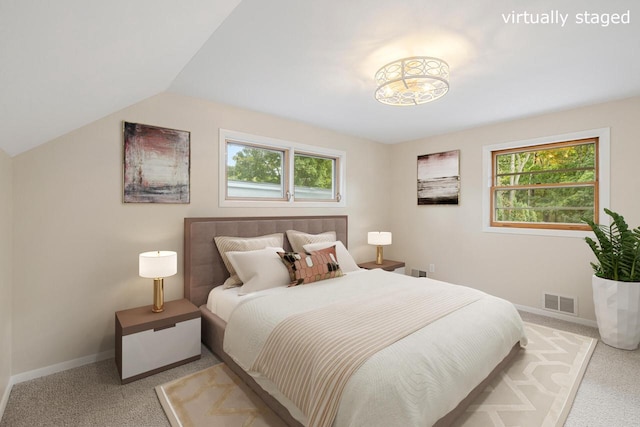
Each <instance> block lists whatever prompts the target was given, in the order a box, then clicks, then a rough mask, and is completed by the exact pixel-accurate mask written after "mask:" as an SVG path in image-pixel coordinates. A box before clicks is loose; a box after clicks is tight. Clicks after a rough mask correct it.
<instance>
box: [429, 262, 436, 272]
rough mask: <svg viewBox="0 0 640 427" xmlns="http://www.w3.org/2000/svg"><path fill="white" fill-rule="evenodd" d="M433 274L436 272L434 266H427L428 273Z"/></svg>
mask: <svg viewBox="0 0 640 427" xmlns="http://www.w3.org/2000/svg"><path fill="white" fill-rule="evenodd" d="M435 272H436V265H435V264H429V273H435Z"/></svg>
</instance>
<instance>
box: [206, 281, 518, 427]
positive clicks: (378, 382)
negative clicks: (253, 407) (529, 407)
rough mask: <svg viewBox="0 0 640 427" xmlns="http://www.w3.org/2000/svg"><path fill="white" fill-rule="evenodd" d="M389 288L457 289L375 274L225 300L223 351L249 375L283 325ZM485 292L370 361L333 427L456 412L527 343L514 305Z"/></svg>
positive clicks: (423, 421)
mask: <svg viewBox="0 0 640 427" xmlns="http://www.w3.org/2000/svg"><path fill="white" fill-rule="evenodd" d="M389 286H392V287H394V289H398V290H399V289H403V288H405V287H410V286H436V287H437V286H440V287H450V286H455V285H450V284H446V283H443V282H438V281H435V280H431V279H415V278H411V277H408V276H403V275H399V274H395V273H388V272H385V271H383V270H370V271H359V272H354V273H350V274H348V275H346V276H344V277H341V278H336V279H332V280H326V281H322V282H318V283H316V284H311V285H304V286H297V287H294V288H274V289H269V290H268V291H263V292H256V293H254V294H251V295H246V296H244V297H238V298H241V299H240V300H238V299H237V298H236V299H235V300H234V299H233V297H230V298H229V299H228V300H227V301H226V302H222V303H221V302H220V301H223V300H218V302H217V305H218V307H217V308H218V310H219V312H220V309H222V310H221V311H222V312H226V313H230V315H229V316H228V324H227V329H226V332H225V340H224V350H225V352H226V353H228V354H229V355H230V356H231V357H232V358H233V359H234V360H235V361H236V362H237V363H238V365H240V366H241V367H242V368H243V369H245V370H247V371H248V370H249V367H250V366H251V365H252V364H253V362H254V360H255V358H256V357H257V355H258V354H259V352H260V349H261V348H262V345H263V344H264V342H265V341H266V339H267V337H268V335H269V333H270V331H271V330H272V329H273V327H275V325H276V324H277V323H278V322H279V321H281V320H283V319H284V318H286V317H288V316H290V315H292V314H296V313H300V312H304V311H307V310H311V309H314V308H317V307H321V306H323V305H324V304H328V303H332V302H335V301H343V300H345V299H351V298H357V296H358V295H360V294H364V295H373V294H376V293H382V292H384V291H385V290H387V292H388V288H389ZM477 292H479V291H477ZM481 294H482V298H481V299H480V300H478V301H476V302H474V303H471V304H469V305H467V306H465V307H463V308H461V309H460V310H458V311H456V312H454V313H451V314H449V315H448V316H446V317H444V318H441V319H439V320H437V321H435V322H433V323H431V324H429V325H428V326H427V327H425V328H423V329H421V330H419V331H417V332H415V333H413V334H411V335H409V336H407V337H405V338H403V339H401V340H400V341H397V342H396V343H394V344H392V345H391V346H389V347H387V348H385V349H384V350H382V351H380V352H378V353H377V354H375V355H374V356H372V357H371V358H370V359H369V360H368V361H367V362H365V364H364V365H362V366H361V367H360V369H359V370H358V371H357V372H356V373H355V374H354V375H353V376H352V377H351V379H350V380H349V382H348V384H347V386H346V388H345V390H344V394H343V395H342V399H341V403H340V407H339V409H338V413H337V416H336V419H335V422H334V426H337V427H341V426H354V427H355V426H391V425H393V426H396V425H401V426H416V427H417V426H421V427H422V426H427V425H432V424H433V423H435V422H436V421H437V420H438V419H440V418H441V417H442V416H444V415H446V414H447V413H448V412H450V411H451V410H452V409H453V408H455V407H456V406H457V404H458V403H459V402H460V401H461V400H462V399H463V398H464V397H465V396H466V395H467V394H468V393H469V392H470V391H471V390H472V389H473V388H474V387H475V386H476V385H478V384H479V383H480V382H481V381H482V380H483V379H484V378H485V377H486V376H487V375H488V374H489V373H490V372H491V370H492V369H493V368H494V366H495V365H496V364H497V363H498V362H500V361H501V360H502V359H503V358H504V357H505V356H506V355H507V354H508V353H509V351H510V350H511V348H512V347H513V345H514V344H515V343H516V342H517V341H519V340H520V341H521V342H522V343H523V344H525V343H526V338H525V336H524V330H523V327H522V321H521V320H520V316H519V315H518V313H517V311H516V310H515V308H514V307H513V305H512V304H511V303H509V302H507V301H505V300H502V299H499V298H496V297H492V296H489V295H486V294H484V293H481ZM236 297H237V295H236ZM210 300H211V298H210ZM225 304H228V305H225ZM232 304H236V306H235V309H231V311H229V307H230V306H231V305H232ZM221 314H224V313H221ZM219 315H220V314H219ZM250 374H251V375H252V376H253V377H254V378H255V379H256V381H257V382H258V383H259V384H260V385H261V386H262V387H263V388H264V389H265V390H267V391H268V392H270V393H271V394H273V395H274V396H275V397H276V398H277V399H278V400H280V401H281V403H282V404H283V405H284V406H285V407H287V408H288V409H289V411H290V412H291V414H292V415H293V416H294V417H295V418H296V419H298V420H299V421H300V422H301V423H302V424H305V425H306V421H307V420H306V417H305V416H304V414H302V413H301V412H300V411H299V410H298V409H297V408H296V407H295V406H294V405H293V404H292V403H291V402H290V401H289V400H288V399H287V398H286V397H284V396H282V395H281V394H280V393H279V392H278V390H276V389H275V388H274V386H273V384H272V383H271V382H270V381H269V380H268V379H266V378H264V377H261V376H260V375H259V373H256V372H250Z"/></svg>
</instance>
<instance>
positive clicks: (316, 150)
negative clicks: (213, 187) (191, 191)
mask: <svg viewBox="0 0 640 427" xmlns="http://www.w3.org/2000/svg"><path fill="white" fill-rule="evenodd" d="M227 141H232V142H237V143H240V144H247V145H258V146H261V147H264V148H271V149H274V150H278V151H285V152H287V153H288V155H289V158H290V161H289V165H288V166H289V167H288V170H287V171H284V172H286V173H287V174H288V177H289V179H285V182H286V183H288V186H287V187H285V188H284V191H285V193H286V192H289V193H290V194H292V195H293V197H291V198H290V199H289V200H257V199H246V200H241V199H227ZM296 153H299V154H302V155H314V156H318V157H327V158H335V159H336V163H337V164H336V170H335V173H336V177H334V181H335V180H337V181H338V182H337V186H336V188H335V192H336V194H339V195H340V197H339V200H338V201H333V200H309V199H305V200H297V201H296V200H295V192H294V179H293V170H294V161H293V160H294V155H295V154H296ZM218 158H219V167H218V184H219V185H218V203H219V206H220V207H234V208H237V207H246V208H257V207H262V208H269V207H272V208H276V207H278V208H282V207H288V208H291V207H296V208H319V207H322V208H343V207H345V206H347V191H346V189H347V184H346V165H347V153H346V152H345V151H341V150H334V149H330V148H324V147H317V146H312V145H306V144H301V143H298V142H292V141H285V140H282V139H276V138H269V137H266V136H260V135H252V134H248V133H243V132H237V131H233V130H228V129H222V128H221V129H220V138H219V153H218Z"/></svg>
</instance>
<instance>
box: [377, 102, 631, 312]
mask: <svg viewBox="0 0 640 427" xmlns="http://www.w3.org/2000/svg"><path fill="white" fill-rule="evenodd" d="M638 117H640V97H636V98H630V99H626V100H622V101H618V102H611V103H606V104H600V105H595V106H591V107H587V108H578V109H574V110H570V111H564V112H558V113H553V114H546V115H542V116H538V117H532V118H528V119H523V120H515V121H511V122H507V123H501V124H496V125H492V126H485V127H481V128H477V129H472V130H467V131H463V132H456V133H451V134H447V135H442V136H435V137H431V138H425V139H421V140H418V141H413V142H410V143H405V144H400V145H398V146H396V147H394V150H393V156H392V159H393V161H392V167H391V170H392V171H394V173H393V176H392V177H391V179H392V185H393V189H394V195H395V199H394V201H395V203H394V205H395V207H394V212H393V214H392V231H393V233H394V235H393V240H394V242H393V246H392V249H391V251H393V252H390V254H391V253H392V255H393V257H395V258H396V259H404V260H405V261H406V262H407V266H408V268H411V267H413V268H416V267H427V266H428V265H429V264H435V267H436V272H435V274H432V275H431V276H432V277H434V278H437V279H442V280H446V281H450V282H453V283H459V284H467V285H470V286H473V287H476V288H479V289H482V290H485V291H487V292H490V293H493V294H495V295H498V296H501V297H503V298H506V299H509V300H510V301H512V302H513V303H515V304H520V305H525V306H529V307H535V308H541V298H542V292H544V291H551V292H556V293H558V294H561V295H569V296H577V297H578V305H579V316H580V317H582V318H585V319H591V320H593V319H595V315H594V311H593V300H592V296H591V279H590V277H591V268H590V265H589V262H590V261H591V260H592V255H591V253H590V252H589V248H588V247H587V245H586V244H585V243H584V241H583V240H582V239H579V238H566V237H564V238H562V237H543V236H525V235H506V234H496V233H484V232H482V146H483V145H491V144H497V143H504V142H509V141H518V140H525V139H530V138H536V137H544V136H550V135H559V134H563V133H570V132H576V131H581V130H587V129H595V128H601V127H610V128H611V187H612V188H611V208H612V209H613V210H615V211H618V212H620V213H621V214H623V215H624V216H625V218H626V219H627V221H628V222H629V223H630V224H631V225H633V226H638V225H640V197H638V189H639V188H640V178H639V175H638V159H640V120H638ZM455 149H459V150H460V173H461V186H462V190H461V196H460V205H459V206H417V205H416V156H418V155H421V154H428V153H436V152H440V151H447V150H455Z"/></svg>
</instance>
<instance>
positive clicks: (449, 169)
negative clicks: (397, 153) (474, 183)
mask: <svg viewBox="0 0 640 427" xmlns="http://www.w3.org/2000/svg"><path fill="white" fill-rule="evenodd" d="M459 195H460V150H452V151H445V152H443V153H434V154H424V155H422V156H418V205H457V204H458V199H459Z"/></svg>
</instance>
